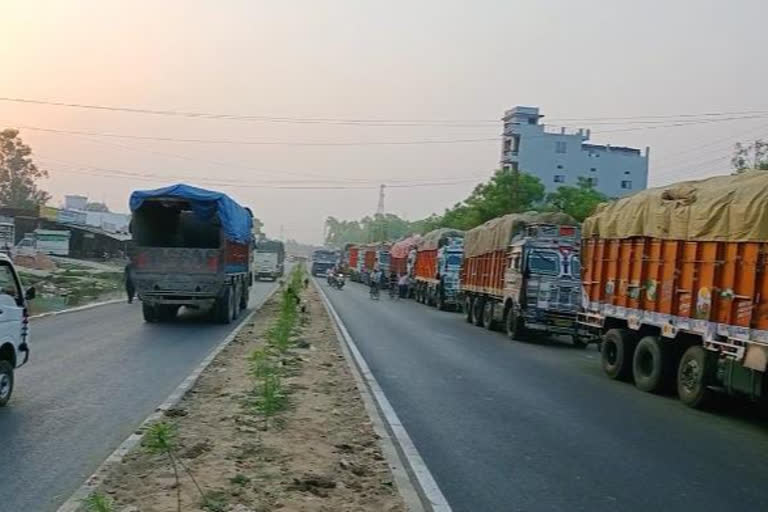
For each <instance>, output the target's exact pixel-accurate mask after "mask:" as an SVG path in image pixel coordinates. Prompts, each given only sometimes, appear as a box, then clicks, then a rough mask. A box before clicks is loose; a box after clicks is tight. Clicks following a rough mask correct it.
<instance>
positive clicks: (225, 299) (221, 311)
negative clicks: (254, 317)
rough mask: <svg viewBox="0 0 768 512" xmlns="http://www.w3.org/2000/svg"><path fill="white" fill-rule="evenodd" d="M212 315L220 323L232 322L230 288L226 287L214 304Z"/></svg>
mask: <svg viewBox="0 0 768 512" xmlns="http://www.w3.org/2000/svg"><path fill="white" fill-rule="evenodd" d="M213 307H214V310H215V313H214V316H215V318H216V321H217V322H218V323H220V324H228V323H231V322H232V288H227V289H226V291H225V292H224V293H223V294H222V296H221V297H219V298H218V299H216V302H215V304H214V306H213Z"/></svg>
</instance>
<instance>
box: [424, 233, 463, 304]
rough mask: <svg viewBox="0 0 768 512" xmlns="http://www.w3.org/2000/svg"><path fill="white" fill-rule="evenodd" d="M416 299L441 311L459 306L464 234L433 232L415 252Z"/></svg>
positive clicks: (425, 236)
mask: <svg viewBox="0 0 768 512" xmlns="http://www.w3.org/2000/svg"><path fill="white" fill-rule="evenodd" d="M412 250H413V251H415V252H416V254H415V257H414V265H413V280H414V284H413V295H414V297H415V298H416V301H418V302H421V303H422V304H427V305H429V306H436V307H437V308H438V309H440V310H445V309H447V308H449V307H456V306H458V304H459V301H458V297H459V282H460V273H461V262H462V260H463V257H464V254H463V253H464V232H463V231H459V230H456V229H450V228H441V229H436V230H434V231H430V232H429V233H427V234H426V235H424V238H422V239H421V240H419V243H418V244H417V245H416V247H415V248H413V249H412Z"/></svg>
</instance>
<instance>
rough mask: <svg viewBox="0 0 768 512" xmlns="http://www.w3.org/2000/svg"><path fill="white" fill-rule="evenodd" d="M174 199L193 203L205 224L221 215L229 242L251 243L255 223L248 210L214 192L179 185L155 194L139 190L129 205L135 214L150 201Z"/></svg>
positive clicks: (135, 192)
mask: <svg viewBox="0 0 768 512" xmlns="http://www.w3.org/2000/svg"><path fill="white" fill-rule="evenodd" d="M163 197H173V198H178V199H186V200H187V201H189V204H190V206H191V207H192V211H193V212H195V215H197V216H198V217H199V218H200V219H202V220H208V219H210V218H212V217H213V215H214V214H215V213H218V215H219V220H220V221H221V227H222V229H223V230H224V235H225V236H226V238H227V240H229V241H231V242H237V243H241V244H247V243H250V242H251V238H252V236H253V234H252V227H253V219H252V217H251V215H250V214H249V213H248V210H246V209H245V208H243V207H242V206H240V205H239V204H237V202H235V201H234V200H233V199H232V198H231V197H229V196H228V195H226V194H224V193H222V192H215V191H213V190H205V189H204V188H198V187H193V186H191V185H184V184H183V183H179V184H177V185H171V186H168V187H163V188H156V189H154V190H135V191H134V192H133V193H132V194H131V199H130V202H129V205H130V207H131V212H135V211H136V210H138V209H139V208H140V207H141V205H142V204H143V203H144V201H145V200H147V199H156V198H163Z"/></svg>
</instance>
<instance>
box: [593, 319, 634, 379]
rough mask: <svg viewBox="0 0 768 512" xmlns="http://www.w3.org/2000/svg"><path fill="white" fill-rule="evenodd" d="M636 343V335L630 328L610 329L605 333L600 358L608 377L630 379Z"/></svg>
mask: <svg viewBox="0 0 768 512" xmlns="http://www.w3.org/2000/svg"><path fill="white" fill-rule="evenodd" d="M635 343H636V342H635V335H634V333H633V332H632V331H630V330H629V329H609V330H608V332H606V333H605V335H604V336H603V346H602V349H601V350H600V360H601V362H602V366H603V371H604V372H605V374H606V375H607V376H608V377H610V378H611V379H614V380H627V379H629V376H630V375H631V373H632V354H633V352H634V350H635Z"/></svg>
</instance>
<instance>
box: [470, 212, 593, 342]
mask: <svg viewBox="0 0 768 512" xmlns="http://www.w3.org/2000/svg"><path fill="white" fill-rule="evenodd" d="M579 249H580V239H579V229H578V226H577V222H576V221H575V220H574V219H573V218H572V217H570V216H568V215H566V214H563V213H537V212H527V213H512V214H509V215H505V216H503V217H498V218H495V219H491V220H489V221H488V222H486V223H485V224H482V225H480V226H478V227H476V228H473V229H470V230H469V231H467V232H466V233H465V235H464V262H463V264H462V267H461V292H462V295H463V299H464V312H465V313H466V315H467V322H471V323H474V324H475V325H477V326H480V327H485V328H487V329H496V328H497V327H502V326H503V327H504V328H505V329H506V331H507V334H508V335H509V337H510V338H513V339H521V338H523V337H527V336H529V335H532V334H533V333H534V332H538V333H539V334H545V335H546V334H563V335H568V336H571V337H572V339H573V341H574V344H576V345H577V346H579V347H584V346H585V343H584V339H583V338H582V337H580V336H579V333H578V330H577V324H576V321H577V317H578V314H579V312H580V308H581V280H580V274H579Z"/></svg>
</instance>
